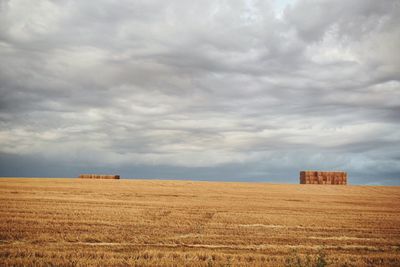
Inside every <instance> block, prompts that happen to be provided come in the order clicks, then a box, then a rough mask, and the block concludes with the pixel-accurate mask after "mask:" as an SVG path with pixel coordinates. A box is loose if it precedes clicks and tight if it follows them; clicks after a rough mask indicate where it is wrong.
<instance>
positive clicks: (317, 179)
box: [300, 171, 347, 185]
mask: <svg viewBox="0 0 400 267" xmlns="http://www.w3.org/2000/svg"><path fill="white" fill-rule="evenodd" d="M300 184H343V185H345V184H347V173H346V172H343V171H333V172H332V171H328V172H325V171H301V172H300Z"/></svg>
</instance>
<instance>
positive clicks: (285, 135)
mask: <svg viewBox="0 0 400 267" xmlns="http://www.w3.org/2000/svg"><path fill="white" fill-rule="evenodd" d="M399 47H400V1H398V0H381V1H376V0H337V1H330V0H327V1H322V0H275V1H272V0H271V1H267V0H260V1H253V0H246V1H240V0H225V1H224V0H221V1H217V0H210V1H206V0H202V1H185V0H170V1H162V0H144V1H133V0H130V1H128V0H122V1H113V0H97V1H78V0H76V1H74V0H68V1H61V0H60V1H57V0H53V1H45V0H36V1H32V0H0V176H52V177H73V176H76V175H78V174H79V173H87V172H98V173H118V174H121V175H122V176H123V177H143V178H166V179H167V178H176V179H201V180H227V181H238V180H240V181H265V182H274V183H275V182H282V183H297V182H298V175H299V171H300V170H304V169H320V170H345V171H348V173H349V178H350V182H351V183H354V184H397V185H399V184H400V49H399Z"/></svg>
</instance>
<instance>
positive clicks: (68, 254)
mask: <svg viewBox="0 0 400 267" xmlns="http://www.w3.org/2000/svg"><path fill="white" fill-rule="evenodd" d="M0 199H1V202H0V203H1V205H0V265H1V266H23V265H24V266H32V265H35V266H48V265H55V266H313V265H315V266H317V265H318V264H319V266H325V265H326V266H400V187H394V186H393V187H389V186H351V185H349V186H343V185H293V184H287V185H283V184H267V183H228V182H194V181H162V180H85V179H61V178H49V179H44V178H1V179H0Z"/></svg>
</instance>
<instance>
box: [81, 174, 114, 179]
mask: <svg viewBox="0 0 400 267" xmlns="http://www.w3.org/2000/svg"><path fill="white" fill-rule="evenodd" d="M79 178H81V179H119V178H120V176H119V175H104V174H81V175H79Z"/></svg>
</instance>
